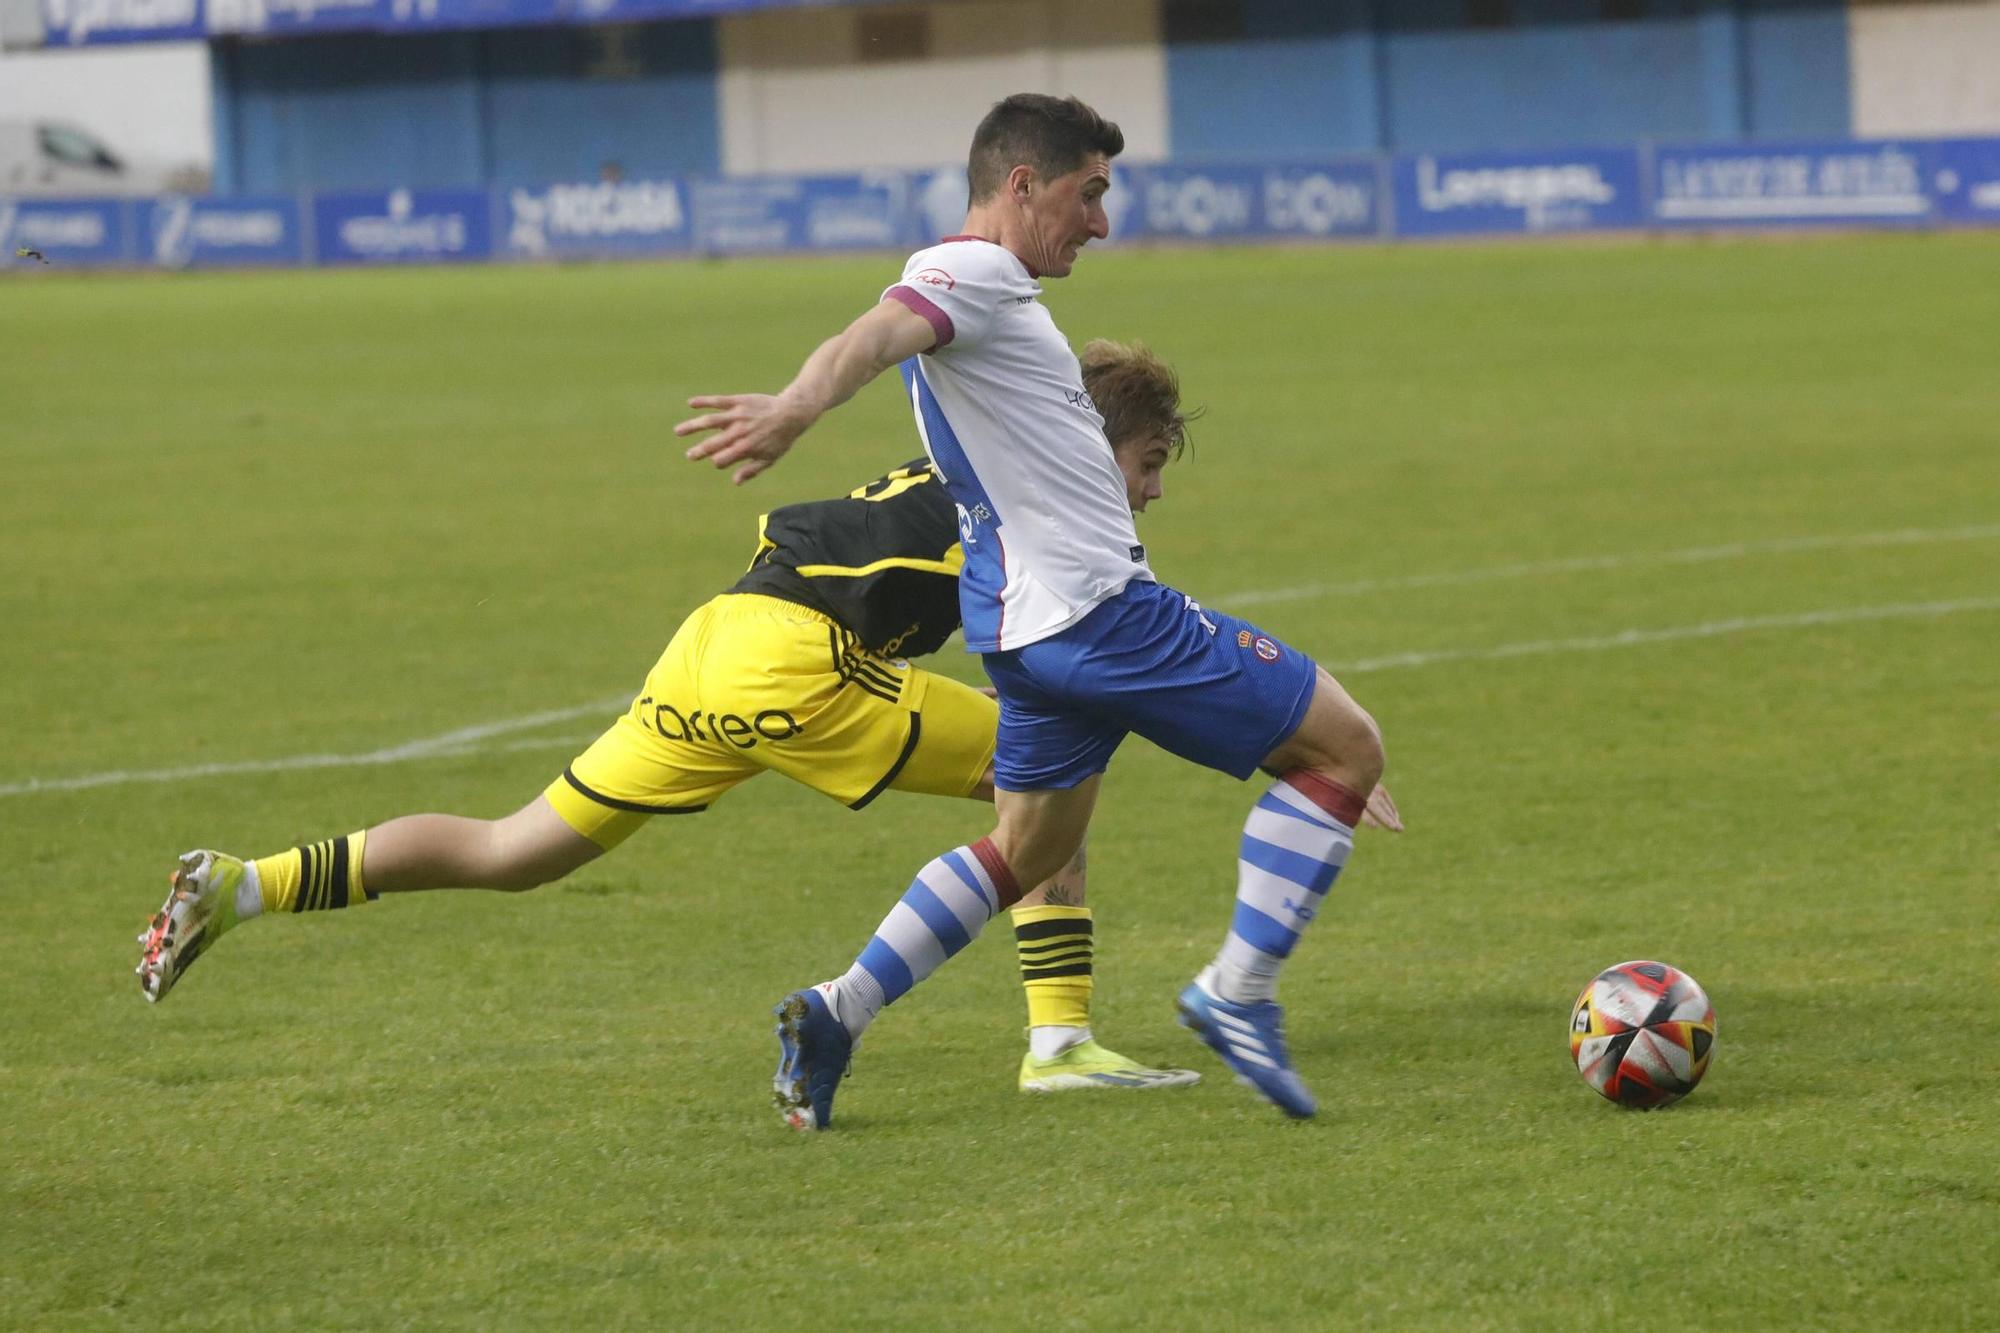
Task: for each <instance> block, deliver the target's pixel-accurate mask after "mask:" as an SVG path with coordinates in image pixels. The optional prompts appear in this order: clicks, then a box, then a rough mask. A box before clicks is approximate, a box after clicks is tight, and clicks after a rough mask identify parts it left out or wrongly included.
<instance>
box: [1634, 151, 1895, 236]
mask: <svg viewBox="0 0 2000 1333" xmlns="http://www.w3.org/2000/svg"><path fill="white" fill-rule="evenodd" d="M1931 151H1932V150H1931V146H1930V145H1927V144H1916V143H1822V144H1754V145H1751V144H1746V145H1744V146H1743V147H1740V148H1714V147H1709V148H1679V147H1675V148H1661V149H1658V150H1657V151H1656V152H1655V153H1654V157H1653V217H1654V220H1655V221H1657V222H1659V223H1661V224H1663V225H1665V226H1670V227H1671V226H1697V227H1716V226H1732V225H1739V224H1744V223H1749V224H1755V225H1761V226H1770V225H1772V224H1783V225H1788V226H1796V225H1801V224H1813V223H1845V224H1850V225H1851V224H1853V223H1857V222H1865V223H1870V224H1882V223H1889V224H1898V223H1901V224H1908V223H1921V222H1926V221H1928V220H1929V219H1930V214H1931V200H1930V194H1929V191H1928V189H1927V188H1926V181H1925V177H1926V175H1927V174H1928V170H1927V163H1926V159H1927V158H1928V157H1929V156H1930V154H1931Z"/></svg>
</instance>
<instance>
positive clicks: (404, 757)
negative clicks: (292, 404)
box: [0, 524, 2000, 797]
mask: <svg viewBox="0 0 2000 1333" xmlns="http://www.w3.org/2000/svg"><path fill="white" fill-rule="evenodd" d="M1990 537H2000V524H1989V525H1986V526H1982V527H1968V528H1930V529H1924V528H1913V529H1906V530H1903V531H1897V532H1875V533H1862V534H1858V535H1848V536H1828V537H1785V538H1777V539H1774V540H1771V541H1762V542H1736V543H1732V544H1730V545H1726V546H1697V547H1686V548H1683V549H1681V550H1676V551H1654V552H1642V553H1639V554H1634V555H1606V556H1584V557H1580V558H1575V559H1569V560H1547V561H1540V562H1536V563H1531V564H1515V565H1493V566H1489V567H1487V568H1484V569H1466V570H1457V571H1453V572H1448V573H1441V574H1412V575H1407V576H1402V577H1393V578H1381V579H1364V580H1360V581H1358V582H1354V583H1344V584H1333V583H1326V584H1311V585H1306V586H1302V587H1296V588H1274V589H1265V590H1263V591H1252V592H1246V593H1240V594H1238V595H1236V596H1234V597H1230V598H1227V599H1225V600H1224V604H1225V605H1228V606H1243V605H1249V604H1253V603H1268V602H1281V601H1291V600H1296V599H1300V598H1306V597H1318V596H1329V595H1335V594H1346V593H1361V592H1373V591H1377V590H1381V589H1389V588H1425V587H1438V586H1443V585H1448V584H1461V583H1486V582H1492V581H1494V580H1498V579H1508V578H1524V577H1533V576H1535V575H1539V574H1562V573H1573V572H1577V571H1588V570H1606V569H1629V568H1633V567H1636V566H1641V565H1661V564H1700V563H1704V562H1707V561H1714V560H1730V559H1737V558H1740V557H1743V556H1749V555H1760V554H1771V553H1778V552H1787V551H1818V550H1831V549H1835V548H1842V547H1866V546H1905V545H1916V544H1920V543H1926V542H1951V541H1978V540H1982V539H1985V538H1990ZM1995 609H2000V599H1973V600H1969V601H1958V602H1910V603H1903V604H1899V605H1895V606H1876V607H1859V608H1853V609H1849V610H1832V611H1809V612H1804V613H1800V614H1796V615H1783V616H1753V617H1745V618H1739V619H1733V620H1718V621H1711V622H1708V623H1706V624H1701V625H1681V626H1675V627H1670V628H1667V629H1655V630H1638V629H1632V630H1624V631H1622V632H1620V633H1618V634H1612V635H1605V636H1599V637H1594V638H1580V639H1547V640H1541V641H1537V642H1532V643H1514V644H1500V645H1497V646H1493V647H1486V648H1457V649H1439V650H1435V651H1429V652H1416V653H1397V654H1392V655H1390V656H1387V657H1373V658H1363V659H1361V660H1358V661H1354V662H1348V663H1344V664H1340V665H1337V666H1336V665H1329V667H1328V670H1331V671H1335V672H1340V673H1348V674H1352V673H1355V672H1364V671H1386V670H1391V669H1395V668H1399V667H1419V666H1430V665H1432V664H1434V663H1439V662H1467V661H1497V660H1500V659H1504V658H1510V657H1530V656H1538V655H1546V654H1551V653H1567V652H1595V651H1600V650H1603V649H1607V648H1626V647H1632V646H1634V645H1638V644H1647V643H1666V642H1671V641H1673V640H1676V639H1704V638H1714V637H1716V636H1718V635H1723V634H1738V633H1744V632H1748V631H1751V630H1760V629H1800V628H1808V627H1811V626H1814V625H1838V624H1852V623H1856V622H1861V621H1869V620H1895V619H1907V618H1911V617H1922V616H1942V615H1955V614H1960V613H1963V612H1968V611H1990V610H1995ZM626 701H627V699H626V696H624V695H618V696H615V697H613V698H611V699H607V700H600V701H599V702H597V703H592V704H580V705H578V706H576V707H574V708H559V709H554V710H551V711H549V712H543V713H530V714H527V715H525V716H523V717H517V718H504V719H501V720H500V721H497V722H487V723H481V724H479V725H477V726H471V727H460V728H457V729H455V730H453V731H447V732H442V733H440V734H439V735H436V736H429V737H424V738H422V739H419V740H413V741H406V742H404V743H403V744H401V745H394V746H389V747H387V748H385V749H380V750H368V751H364V752H361V753H358V754H306V755H291V756H289V757H286V758H283V759H242V760H232V761H227V762H222V763H212V764H190V765H186V766H184V767H180V768H152V769H119V770H113V771H111V772H105V773H85V774H82V775H80V776H77V777H70V778H29V779H27V780H26V781H23V782H11V783H0V797H8V796H27V795H31V794H33V793H36V792H58V791H83V790H87V789H89V788H92V787H113V786H124V785H129V784H135V783H159V782H179V781H182V780H184V779H188V778H203V777H219V776H231V775H236V774H245V773H285V772H294V771H298V770H302V769H315V768H358V767H364V766H368V765H374V764H400V763H408V762H410V761H412V760H417V759H441V758H448V757H453V758H455V757H461V756H464V755H470V754H490V753H495V752H501V751H513V750H539V749H562V748H568V747H570V746H573V745H576V744H577V743H578V742H576V741H574V740H566V739H561V738H549V739H547V740H526V741H513V742H509V743H506V744H504V745H489V744H485V743H484V742H486V741H489V740H491V739H492V738H494V737H497V736H504V735H507V734H509V733H512V732H519V731H531V730H533V729H535V728H537V727H542V726H547V725H549V724H551V723H555V722H567V721H570V720H572V719H575V718H579V717H588V716H591V715H593V714H604V713H607V712H609V711H610V710H612V709H614V708H622V707H623V706H624V705H625V703H626Z"/></svg>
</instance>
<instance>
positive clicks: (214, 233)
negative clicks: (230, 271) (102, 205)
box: [136, 197, 305, 268]
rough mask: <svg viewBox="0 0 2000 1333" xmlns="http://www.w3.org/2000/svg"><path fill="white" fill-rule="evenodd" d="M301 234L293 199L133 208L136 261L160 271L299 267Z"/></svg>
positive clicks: (181, 201)
mask: <svg viewBox="0 0 2000 1333" xmlns="http://www.w3.org/2000/svg"><path fill="white" fill-rule="evenodd" d="M303 232H304V229H303V228H302V227H301V226H300V225H299V205H298V201H297V200H295V199H287V198H276V197H274V198H268V199H256V198H244V199H190V198H184V197H169V198H165V199H151V200H147V201H145V202H144V203H142V204H140V205H139V218H138V229H137V233H136V235H137V237H138V242H139V255H138V257H139V258H140V259H141V260H143V261H145V262H147V263H152V264H158V265H159V266H160V267H162V268H214V267H222V266H227V265H230V264H299V263H303V262H304V261H305V238H304V234H303Z"/></svg>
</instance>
